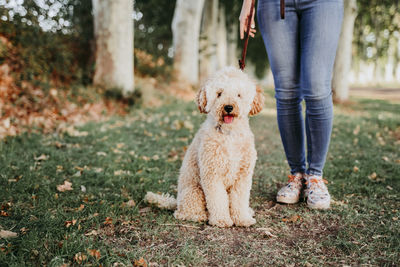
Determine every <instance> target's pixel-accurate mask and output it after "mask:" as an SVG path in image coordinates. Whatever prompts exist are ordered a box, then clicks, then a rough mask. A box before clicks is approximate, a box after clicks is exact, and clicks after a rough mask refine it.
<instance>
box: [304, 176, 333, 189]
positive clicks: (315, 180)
mask: <svg viewBox="0 0 400 267" xmlns="http://www.w3.org/2000/svg"><path fill="white" fill-rule="evenodd" d="M320 181H322V182H323V183H325V184H327V183H328V180H326V179H324V178H322V179H317V178H311V179H310V180H307V181H306V182H305V184H309V183H310V186H311V183H313V184H315V185H316V186H318V187H319V188H321V184H320V183H319V182H320Z"/></svg>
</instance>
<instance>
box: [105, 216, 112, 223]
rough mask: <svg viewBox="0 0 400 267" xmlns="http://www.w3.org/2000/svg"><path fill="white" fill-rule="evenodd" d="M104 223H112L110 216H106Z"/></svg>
mask: <svg viewBox="0 0 400 267" xmlns="http://www.w3.org/2000/svg"><path fill="white" fill-rule="evenodd" d="M104 224H105V225H111V224H113V220H112V218H111V217H106V220H105V221H104Z"/></svg>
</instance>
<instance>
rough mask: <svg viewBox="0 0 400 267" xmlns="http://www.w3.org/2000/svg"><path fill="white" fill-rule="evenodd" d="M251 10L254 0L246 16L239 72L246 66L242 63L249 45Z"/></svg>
mask: <svg viewBox="0 0 400 267" xmlns="http://www.w3.org/2000/svg"><path fill="white" fill-rule="evenodd" d="M253 10H254V0H252V1H251V7H250V14H249V15H248V16H247V31H246V37H245V38H244V46H243V50H242V59H239V68H240V69H241V70H244V67H245V66H246V64H244V61H245V60H246V53H247V44H248V43H249V37H250V26H251V18H252V17H253Z"/></svg>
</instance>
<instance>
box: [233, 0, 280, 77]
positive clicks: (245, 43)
mask: <svg viewBox="0 0 400 267" xmlns="http://www.w3.org/2000/svg"><path fill="white" fill-rule="evenodd" d="M254 2H255V0H252V1H251V7H250V14H249V15H248V16H247V22H248V23H247V31H246V37H245V38H244V45H243V50H242V58H241V59H239V68H240V69H241V70H244V67H246V64H245V63H244V62H245V60H246V54H247V45H248V43H249V37H250V27H251V18H252V17H253V11H254ZM280 13H281V19H285V0H280Z"/></svg>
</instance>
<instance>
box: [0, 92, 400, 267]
mask: <svg viewBox="0 0 400 267" xmlns="http://www.w3.org/2000/svg"><path fill="white" fill-rule="evenodd" d="M267 99H268V101H267V104H266V108H265V109H264V111H263V112H262V113H261V114H260V115H258V116H256V117H254V118H252V119H251V124H252V129H253V132H254V133H255V136H256V146H257V150H258V157H259V159H258V161H257V165H256V170H255V174H254V179H253V189H252V199H251V205H252V207H253V208H254V209H255V211H256V219H257V224H256V225H255V226H253V227H250V228H238V227H234V228H230V229H218V228H215V227H211V226H209V225H207V224H198V223H190V222H181V221H176V220H175V219H174V217H173V216H172V212H171V211H165V210H159V209H157V208H155V207H149V206H148V205H147V204H146V203H143V200H142V199H143V197H144V194H145V193H146V191H148V190H151V191H156V192H157V191H158V192H169V193H171V194H173V195H176V180H177V176H178V170H179V167H180V163H181V159H182V157H183V155H184V151H185V149H186V147H187V146H188V145H189V144H190V141H191V139H192V138H193V136H194V134H195V132H196V129H198V126H199V124H200V123H201V121H203V120H204V117H203V116H201V115H200V114H198V112H197V110H196V107H195V105H194V104H193V103H183V102H179V101H178V102H175V103H172V104H168V105H165V106H162V107H159V108H153V109H143V110H141V109H136V110H134V111H132V113H131V115H129V116H126V117H124V118H121V117H114V118H112V119H110V120H109V121H106V122H102V123H87V124H85V125H84V126H82V127H80V128H79V131H78V132H76V133H74V132H72V134H71V135H68V134H59V135H57V134H53V135H37V134H31V135H28V134H24V135H21V136H18V137H13V138H7V139H6V140H4V141H2V142H1V143H0V188H1V189H0V204H1V215H2V216H1V217H0V230H9V231H13V232H15V233H17V234H18V236H17V237H15V238H8V239H0V266H7V265H9V266H24V265H36V266H39V265H48V266H61V265H63V264H70V265H78V264H87V265H99V264H101V265H103V266H109V265H113V264H115V263H120V264H125V265H132V264H134V265H137V266H140V265H144V264H145V263H146V264H147V265H150V266H157V264H158V265H174V266H175V265H186V266H187V265H189V266H203V265H219V266H241V265H245V266H259V265H279V266H282V265H287V266H302V265H307V266H311V265H316V266H320V265H334V266H336V265H368V266H396V265H398V262H399V261H400V238H399V236H400V231H399V229H400V220H399V217H400V212H399V208H400V207H399V201H400V182H399V181H400V180H399V179H400V153H399V151H400V104H394V103H389V102H385V101H377V100H356V99H355V100H353V103H352V104H351V105H341V106H336V107H335V113H336V115H335V123H334V130H333V134H332V141H331V148H330V152H329V155H328V160H327V164H326V167H325V176H326V177H327V179H328V180H329V181H330V183H329V185H328V186H329V189H330V192H331V195H332V196H333V200H334V201H333V203H332V208H331V209H330V210H328V211H315V210H309V209H308V208H307V207H306V205H305V203H304V202H303V203H300V204H297V205H280V204H277V203H275V201H274V199H275V194H276V192H277V190H278V189H279V188H280V187H281V186H282V185H284V183H285V181H286V179H287V178H286V175H287V174H288V167H287V165H286V163H285V159H284V154H283V149H282V145H281V141H280V138H279V133H278V130H277V125H276V119H275V116H276V115H275V114H274V102H273V98H272V97H271V93H270V92H269V97H268V98H267ZM66 180H67V181H69V182H71V183H72V188H73V190H70V191H65V192H60V191H58V190H57V185H62V184H63V183H64V181H66ZM132 200H133V201H134V203H135V205H133V202H132ZM265 228H267V229H265ZM266 230H267V231H269V232H270V233H272V234H273V236H272V237H271V236H270V235H269V234H268V233H267V232H266Z"/></svg>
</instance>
